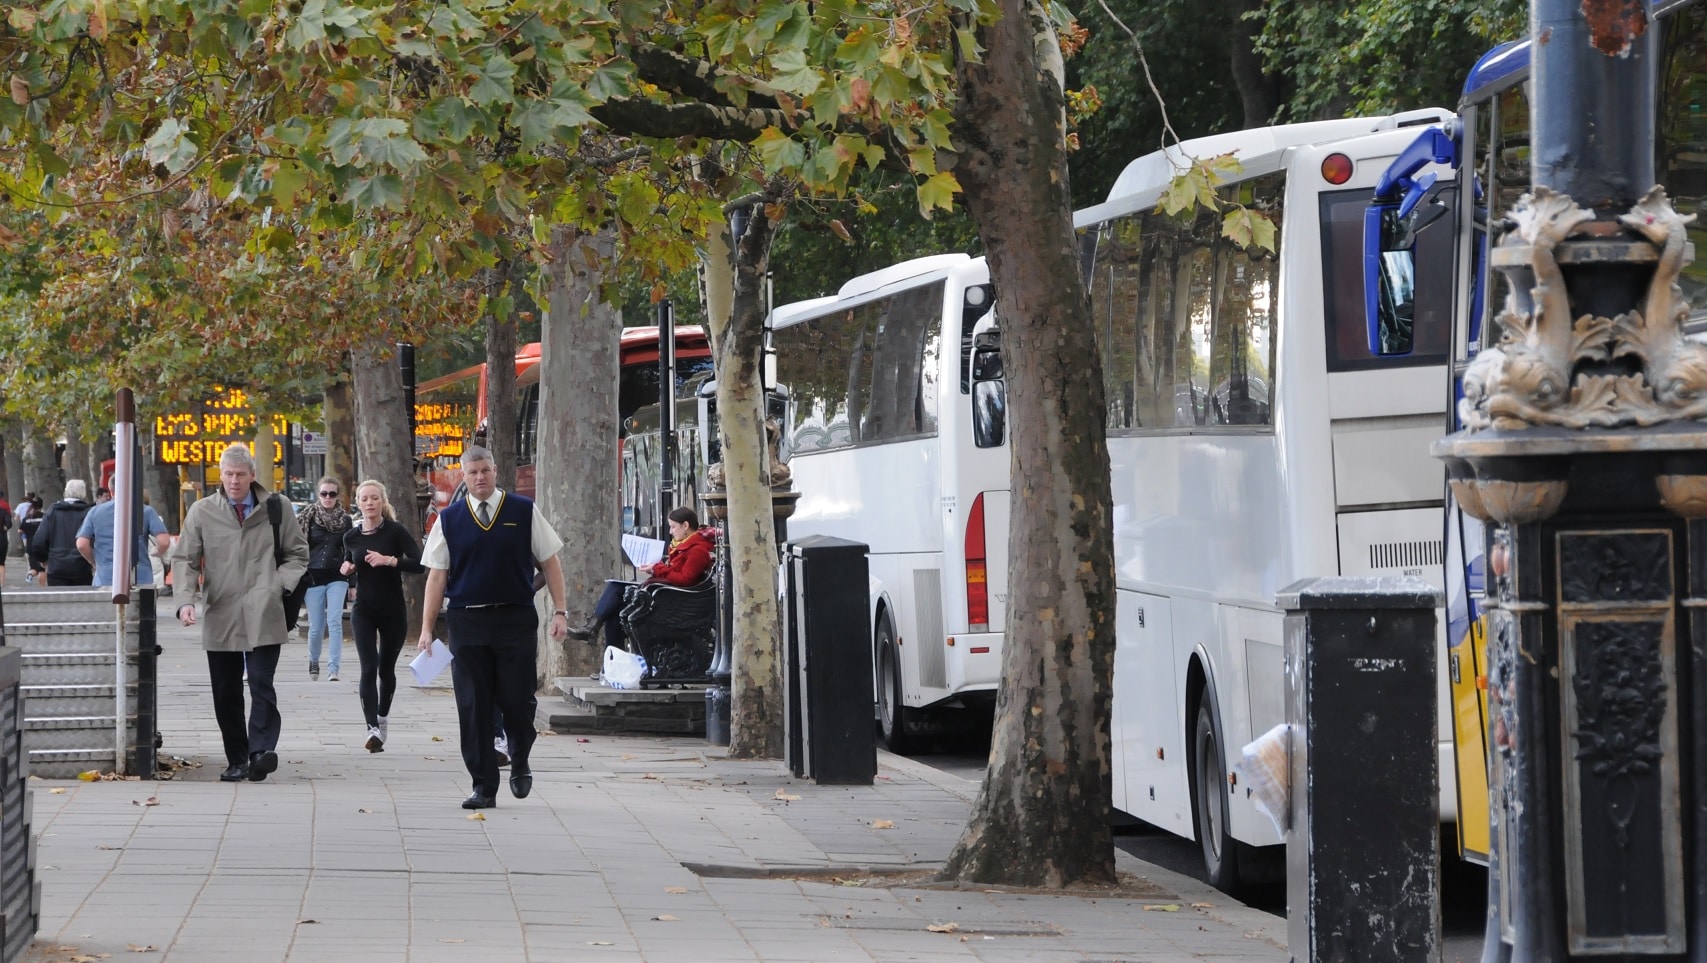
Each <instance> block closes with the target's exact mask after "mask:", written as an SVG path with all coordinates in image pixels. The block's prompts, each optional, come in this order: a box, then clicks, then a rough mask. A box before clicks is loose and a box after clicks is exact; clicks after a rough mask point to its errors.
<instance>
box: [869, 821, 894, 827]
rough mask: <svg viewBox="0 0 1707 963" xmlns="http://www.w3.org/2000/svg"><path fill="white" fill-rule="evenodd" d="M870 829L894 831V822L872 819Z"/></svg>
mask: <svg viewBox="0 0 1707 963" xmlns="http://www.w3.org/2000/svg"><path fill="white" fill-rule="evenodd" d="M871 828H872V829H894V828H895V822H894V820H891V819H873V820H872V821H871Z"/></svg>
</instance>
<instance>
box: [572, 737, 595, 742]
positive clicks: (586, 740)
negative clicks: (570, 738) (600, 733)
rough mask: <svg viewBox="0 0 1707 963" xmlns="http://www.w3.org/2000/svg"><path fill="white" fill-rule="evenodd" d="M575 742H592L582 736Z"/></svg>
mask: <svg viewBox="0 0 1707 963" xmlns="http://www.w3.org/2000/svg"><path fill="white" fill-rule="evenodd" d="M575 741H576V742H592V741H593V740H591V739H588V738H587V737H586V736H582V737H581V738H579V739H576V740H575Z"/></svg>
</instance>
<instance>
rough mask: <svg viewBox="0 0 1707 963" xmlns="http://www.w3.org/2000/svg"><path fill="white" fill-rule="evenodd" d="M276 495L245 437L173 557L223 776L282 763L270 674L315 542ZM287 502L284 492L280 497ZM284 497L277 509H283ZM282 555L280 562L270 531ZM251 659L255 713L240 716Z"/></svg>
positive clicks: (223, 463)
mask: <svg viewBox="0 0 1707 963" xmlns="http://www.w3.org/2000/svg"><path fill="white" fill-rule="evenodd" d="M269 497H272V498H277V497H278V496H276V495H269V494H268V492H267V490H266V489H265V488H262V487H261V485H260V483H259V482H257V481H255V457H254V456H253V455H251V454H250V453H249V449H248V448H246V447H244V446H243V445H241V444H233V445H231V446H230V447H228V448H226V449H225V452H224V453H223V454H221V455H220V456H219V491H218V492H216V493H214V494H212V495H209V496H207V497H206V498H203V499H201V500H200V501H197V502H196V503H195V504H194V505H191V506H190V510H189V512H188V513H186V514H185V516H184V526H183V529H182V531H181V532H180V534H179V537H178V546H177V549H176V551H175V554H174V556H173V558H174V565H175V566H176V567H175V569H174V571H175V572H177V578H178V581H179V583H180V584H179V585H178V588H179V589H180V590H188V591H190V592H191V593H192V594H191V596H190V599H189V600H188V601H186V602H184V603H183V604H181V605H179V606H178V621H179V622H182V623H183V624H184V625H197V624H199V625H201V627H202V647H203V648H204V649H206V650H207V673H208V680H209V682H210V683H211V687H212V689H213V715H214V718H215V719H217V720H218V721H219V733H220V736H221V737H222V738H223V740H224V743H225V760H226V762H227V764H228V765H227V767H226V769H225V771H224V772H222V773H220V774H219V778H220V781H222V782H237V781H239V780H242V779H249V780H251V781H253V782H260V781H261V780H263V779H265V778H267V776H268V774H270V773H272V772H273V771H274V770H276V769H278V767H279V757H278V753H277V751H276V750H277V747H278V742H279V728H280V718H279V706H278V694H277V693H276V692H275V691H274V689H273V673H274V672H275V671H276V670H277V669H278V665H279V649H280V648H281V647H282V646H283V645H284V641H285V634H286V631H287V630H286V629H285V612H284V594H285V593H286V592H287V591H289V590H291V589H294V588H295V587H296V583H297V582H298V581H300V580H301V578H302V573H303V572H305V571H307V570H308V542H307V540H305V539H304V538H303V537H302V529H301V528H299V527H298V526H296V525H290V524H280V525H279V526H278V528H277V529H276V530H275V529H274V527H273V525H272V524H271V522H270V521H269V519H268V513H267V505H266V502H267V499H268V498H269ZM280 501H281V502H282V501H283V499H280ZM286 510H287V509H286V507H285V506H284V505H282V504H281V505H280V506H279V512H280V517H281V518H282V517H284V512H285V511H286ZM275 531H276V537H277V538H278V539H279V544H280V546H281V547H282V548H283V550H284V560H283V561H282V562H281V561H277V560H276V559H275V557H274V553H273V539H274V537H275ZM245 664H246V665H247V670H248V682H249V697H250V702H251V705H250V708H249V719H248V724H247V728H245V725H244V719H243V715H244V714H243V681H244V670H245Z"/></svg>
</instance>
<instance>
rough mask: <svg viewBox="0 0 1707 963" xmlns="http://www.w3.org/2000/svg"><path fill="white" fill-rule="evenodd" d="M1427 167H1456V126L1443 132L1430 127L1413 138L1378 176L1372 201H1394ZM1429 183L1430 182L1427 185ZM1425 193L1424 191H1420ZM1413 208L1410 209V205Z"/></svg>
mask: <svg viewBox="0 0 1707 963" xmlns="http://www.w3.org/2000/svg"><path fill="white" fill-rule="evenodd" d="M1430 164H1444V165H1446V166H1448V167H1452V168H1456V167H1457V166H1458V125H1457V123H1456V122H1452V123H1448V124H1446V125H1445V127H1444V128H1442V127H1430V128H1428V129H1427V130H1425V131H1423V132H1422V133H1420V134H1418V135H1417V138H1416V139H1415V140H1413V141H1411V143H1410V144H1409V146H1407V147H1406V148H1405V149H1404V150H1402V151H1400V152H1399V156H1398V157H1396V158H1394V159H1393V163H1391V164H1388V165H1387V169H1386V170H1384V171H1382V172H1381V177H1380V179H1379V180H1377V181H1376V182H1375V198H1376V200H1382V201H1396V200H1398V199H1399V198H1400V197H1401V196H1403V195H1405V194H1408V193H1409V192H1410V190H1411V187H1412V185H1413V183H1414V182H1413V181H1412V179H1411V176H1412V175H1413V174H1415V173H1416V172H1417V171H1420V170H1422V169H1423V168H1424V167H1427V166H1428V165H1430ZM1429 183H1430V184H1432V183H1433V181H1432V180H1430V181H1429ZM1423 189H1424V190H1427V188H1426V187H1425V188H1423ZM1413 206H1414V205H1413Z"/></svg>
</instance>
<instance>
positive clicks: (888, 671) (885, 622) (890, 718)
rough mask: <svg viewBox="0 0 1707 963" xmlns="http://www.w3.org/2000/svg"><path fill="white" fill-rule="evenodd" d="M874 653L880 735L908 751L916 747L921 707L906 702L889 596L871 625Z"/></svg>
mask: <svg viewBox="0 0 1707 963" xmlns="http://www.w3.org/2000/svg"><path fill="white" fill-rule="evenodd" d="M871 656H872V666H873V668H874V670H875V671H874V672H873V676H874V678H873V681H874V682H875V684H876V687H877V691H876V696H877V733H878V737H879V738H880V739H882V740H883V744H884V745H885V746H887V747H888V749H889V751H890V752H893V753H896V754H898V755H905V754H907V753H909V752H912V751H914V749H915V748H916V744H917V739H916V732H917V729H918V723H917V720H916V718H915V717H916V715H917V710H914V709H909V708H907V706H906V698H905V695H904V693H905V691H906V690H905V688H904V687H903V685H902V675H901V651H900V646H899V644H898V642H897V639H896V636H895V619H894V616H892V615H891V614H890V611H889V605H888V600H887V599H884V600H882V601H879V602H878V604H877V616H876V618H875V619H874V620H873V622H872V625H871Z"/></svg>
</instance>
